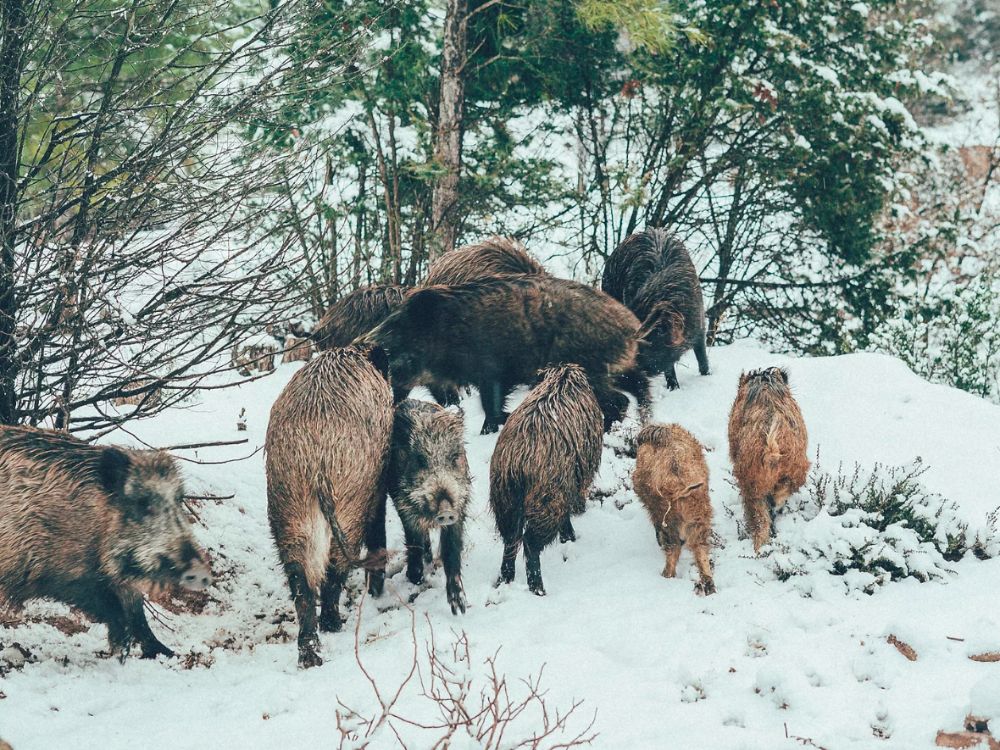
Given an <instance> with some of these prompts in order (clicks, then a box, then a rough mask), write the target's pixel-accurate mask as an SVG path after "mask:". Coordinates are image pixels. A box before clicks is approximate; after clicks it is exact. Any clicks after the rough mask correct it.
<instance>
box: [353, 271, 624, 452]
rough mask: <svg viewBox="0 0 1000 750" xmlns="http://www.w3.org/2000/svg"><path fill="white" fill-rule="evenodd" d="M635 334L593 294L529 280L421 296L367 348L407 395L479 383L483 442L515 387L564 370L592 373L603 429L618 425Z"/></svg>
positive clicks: (618, 309) (545, 279)
mask: <svg viewBox="0 0 1000 750" xmlns="http://www.w3.org/2000/svg"><path fill="white" fill-rule="evenodd" d="M638 329H639V322H638V321H637V320H636V318H635V316H634V315H632V313H631V312H629V311H628V310H627V309H626V308H625V307H623V306H622V305H620V304H619V303H617V302H615V301H614V300H613V299H611V298H610V297H609V296H607V295H606V294H604V293H602V292H599V291H597V290H596V289H592V288H590V287H588V286H585V285H583V284H578V283H576V282H573V281H565V280H563V279H556V278H552V277H551V276H537V275H535V276H531V275H522V276H510V277H507V278H501V279H481V280H479V281H473V282H470V283H468V284H461V285H458V286H432V287H426V288H423V289H416V290H414V291H413V292H411V293H410V294H409V295H407V297H406V299H405V300H404V301H403V304H402V305H401V306H400V307H399V308H398V309H397V310H396V311H395V312H393V313H392V314H391V315H390V316H389V317H388V318H386V320H385V322H383V323H382V324H381V325H380V326H378V327H377V328H376V329H375V330H374V331H372V332H371V333H370V334H368V336H366V337H364V338H363V341H366V342H368V343H373V344H377V345H379V346H381V347H383V348H385V350H386V352H387V353H388V355H389V360H390V362H391V367H392V377H393V381H394V382H395V383H396V384H397V386H399V388H400V390H406V389H409V388H411V387H412V386H414V385H417V384H418V383H421V382H425V381H427V380H432V381H437V382H449V383H452V384H455V385H475V386H476V387H477V388H478V389H479V397H480V399H481V401H482V404H483V411H484V412H485V416H486V418H485V420H484V422H483V429H482V432H483V434H486V433H490V432H496V431H497V430H498V429H499V428H500V425H501V424H502V423H503V421H504V419H505V417H506V415H505V414H504V411H503V407H504V402H505V400H506V398H507V396H508V395H509V394H510V392H511V390H512V389H513V388H514V386H516V385H517V384H519V383H527V382H531V381H532V380H533V378H534V376H535V373H536V372H537V371H538V370H539V369H541V368H543V367H547V366H549V365H554V364H560V363H564V362H574V363H576V364H579V365H580V366H581V367H582V368H583V369H584V371H585V372H586V373H587V376H588V377H589V379H590V383H591V386H592V387H593V389H594V392H595V394H596V395H597V398H598V401H599V403H600V404H601V408H602V409H603V411H604V414H605V423H606V425H608V426H610V425H611V423H613V422H615V421H616V420H619V419H621V418H622V416H623V414H624V412H625V408H626V407H627V405H628V401H627V399H626V398H625V396H624V394H622V393H620V392H619V391H616V390H614V388H613V387H612V385H611V382H610V376H612V375H616V374H618V373H620V372H625V371H627V370H630V369H631V368H633V367H634V366H635V352H636V346H637V332H638Z"/></svg>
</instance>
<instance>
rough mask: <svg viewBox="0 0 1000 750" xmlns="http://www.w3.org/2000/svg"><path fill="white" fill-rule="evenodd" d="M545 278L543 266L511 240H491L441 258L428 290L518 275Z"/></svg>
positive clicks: (431, 272)
mask: <svg viewBox="0 0 1000 750" xmlns="http://www.w3.org/2000/svg"><path fill="white" fill-rule="evenodd" d="M523 273H526V274H544V273H545V269H544V268H542V264H541V263H539V262H538V261H537V260H535V259H534V258H532V257H531V256H530V255H528V251H527V250H526V249H525V248H524V245H522V244H521V243H520V242H518V241H517V240H515V239H511V238H510V237H490V238H489V239H487V240H484V241H483V242H480V243H479V244H476V245H466V246H465V247H460V248H458V249H456V250H452V251H451V252H449V253H445V254H444V255H442V256H440V257H439V258H438V259H437V260H435V261H434V263H432V264H431V267H430V270H429V271H428V272H427V279H426V280H425V281H424V286H434V285H435V284H466V283H468V282H470V281H476V280H478V279H488V278H500V277H504V276H516V275H518V274H523Z"/></svg>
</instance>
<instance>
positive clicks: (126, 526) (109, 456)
mask: <svg viewBox="0 0 1000 750" xmlns="http://www.w3.org/2000/svg"><path fill="white" fill-rule="evenodd" d="M0 488H2V489H0V600H3V599H6V600H7V601H8V602H10V603H12V604H14V605H15V606H16V605H19V604H21V603H23V602H25V601H27V600H28V599H34V598H40V597H44V598H50V599H57V600H59V601H63V602H66V603H67V604H72V605H73V606H75V607H77V608H79V609H80V610H81V611H82V612H83V613H84V614H86V615H87V616H88V617H90V618H92V619H93V620H96V621H97V622H101V623H104V624H105V625H107V626H108V641H109V642H110V645H111V651H112V653H116V654H118V655H119V657H120V658H121V659H124V658H125V657H126V656H127V655H128V652H129V649H130V647H131V646H132V644H133V643H138V644H139V646H140V648H141V649H142V656H143V657H144V658H153V657H156V656H158V655H160V654H163V655H165V656H173V652H172V651H171V650H170V649H169V648H167V647H166V646H165V645H163V644H162V643H161V642H160V641H159V640H158V639H157V637H156V636H155V635H154V634H153V631H152V630H151V629H150V627H149V623H148V622H147V620H146V615H145V613H144V612H143V595H142V593H141V591H140V588H141V587H144V586H147V585H149V584H179V585H181V586H184V587H186V588H188V589H192V590H200V589H203V588H205V587H206V586H207V585H208V584H209V583H210V582H211V577H210V573H209V570H208V566H207V564H206V563H205V558H204V556H203V554H202V553H201V551H200V550H199V549H198V547H197V545H196V544H195V542H194V538H193V537H192V535H191V527H190V523H189V522H188V520H187V519H186V518H185V516H184V511H183V505H182V503H181V500H182V497H183V495H184V489H183V485H182V483H181V477H180V474H179V472H178V471H177V466H176V465H175V463H174V461H173V459H172V458H171V457H170V456H169V455H167V454H166V453H163V452H161V451H138V450H127V449H124V448H113V447H105V446H98V445H90V444H88V443H84V442H83V441H81V440H78V439H76V438H74V437H72V436H70V435H67V434H66V433H63V432H56V431H53V430H41V429H35V428H29V427H3V428H0Z"/></svg>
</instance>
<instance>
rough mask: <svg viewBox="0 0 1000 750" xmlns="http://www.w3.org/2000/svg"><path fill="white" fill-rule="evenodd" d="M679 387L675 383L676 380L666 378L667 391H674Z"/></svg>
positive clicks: (679, 385)
mask: <svg viewBox="0 0 1000 750" xmlns="http://www.w3.org/2000/svg"><path fill="white" fill-rule="evenodd" d="M680 387H681V384H680V383H678V382H677V378H667V390H668V391H676V390H677V389H678V388H680Z"/></svg>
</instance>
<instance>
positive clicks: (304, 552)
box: [264, 347, 393, 666]
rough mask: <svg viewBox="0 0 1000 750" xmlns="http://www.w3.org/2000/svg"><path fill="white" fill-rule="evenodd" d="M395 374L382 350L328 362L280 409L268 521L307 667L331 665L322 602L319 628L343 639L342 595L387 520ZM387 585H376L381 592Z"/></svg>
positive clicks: (279, 403)
mask: <svg viewBox="0 0 1000 750" xmlns="http://www.w3.org/2000/svg"><path fill="white" fill-rule="evenodd" d="M386 370H387V363H386V361H385V355H384V353H383V352H382V351H381V350H379V349H369V350H361V349H358V348H355V347H347V348H342V349H333V350H330V351H326V352H322V353H321V354H320V355H319V356H318V357H317V358H316V359H314V360H312V361H311V362H309V363H308V364H306V365H305V366H304V367H303V368H302V369H301V370H299V371H298V372H296V373H295V375H293V376H292V379H291V380H290V381H289V382H288V385H286V386H285V389H284V390H283V391H282V392H281V395H279V396H278V399H277V400H276V401H275V402H274V405H273V406H272V407H271V419H270V422H269V424H268V426H267V437H266V440H265V444H264V446H265V468H266V471H267V514H268V519H269V520H270V523H271V531H272V533H273V535H274V541H275V543H276V545H277V547H278V554H279V556H280V557H281V561H282V563H283V565H284V567H285V572H286V574H287V576H288V582H289V586H290V588H291V592H292V598H293V600H294V601H295V609H296V614H297V615H298V619H299V664H300V665H301V666H313V665H316V664H321V663H322V660H321V659H320V657H319V654H318V653H317V649H318V646H319V638H318V636H317V634H316V627H317V621H316V601H317V599H320V600H321V601H322V612H321V616H320V620H319V627H320V628H321V629H323V630H327V631H336V630H339V629H340V627H341V619H340V612H339V609H338V601H339V599H340V589H341V586H342V585H343V582H344V579H345V578H346V576H347V573H348V571H349V570H350V568H351V567H352V566H354V565H356V564H357V563H358V555H359V552H360V549H361V543H362V540H363V539H364V538H365V536H366V533H367V532H368V530H369V525H370V523H371V522H372V521H373V519H374V517H375V514H376V513H377V512H378V508H379V507H382V508H383V513H384V507H385V489H384V470H385V462H386V457H387V454H388V450H389V439H390V436H391V433H392V419H393V410H392V391H391V389H390V388H389V383H388V381H387V377H386ZM383 537H384V530H383ZM368 546H369V553H370V554H372V553H377V552H378V551H379V550H374V549H372V547H373V546H378V545H377V543H376V544H371V543H369V545H368ZM382 546H384V540H383V541H382ZM380 584H381V581H378V580H375V579H374V577H373V580H372V582H371V585H372V586H373V588H376V589H380Z"/></svg>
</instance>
